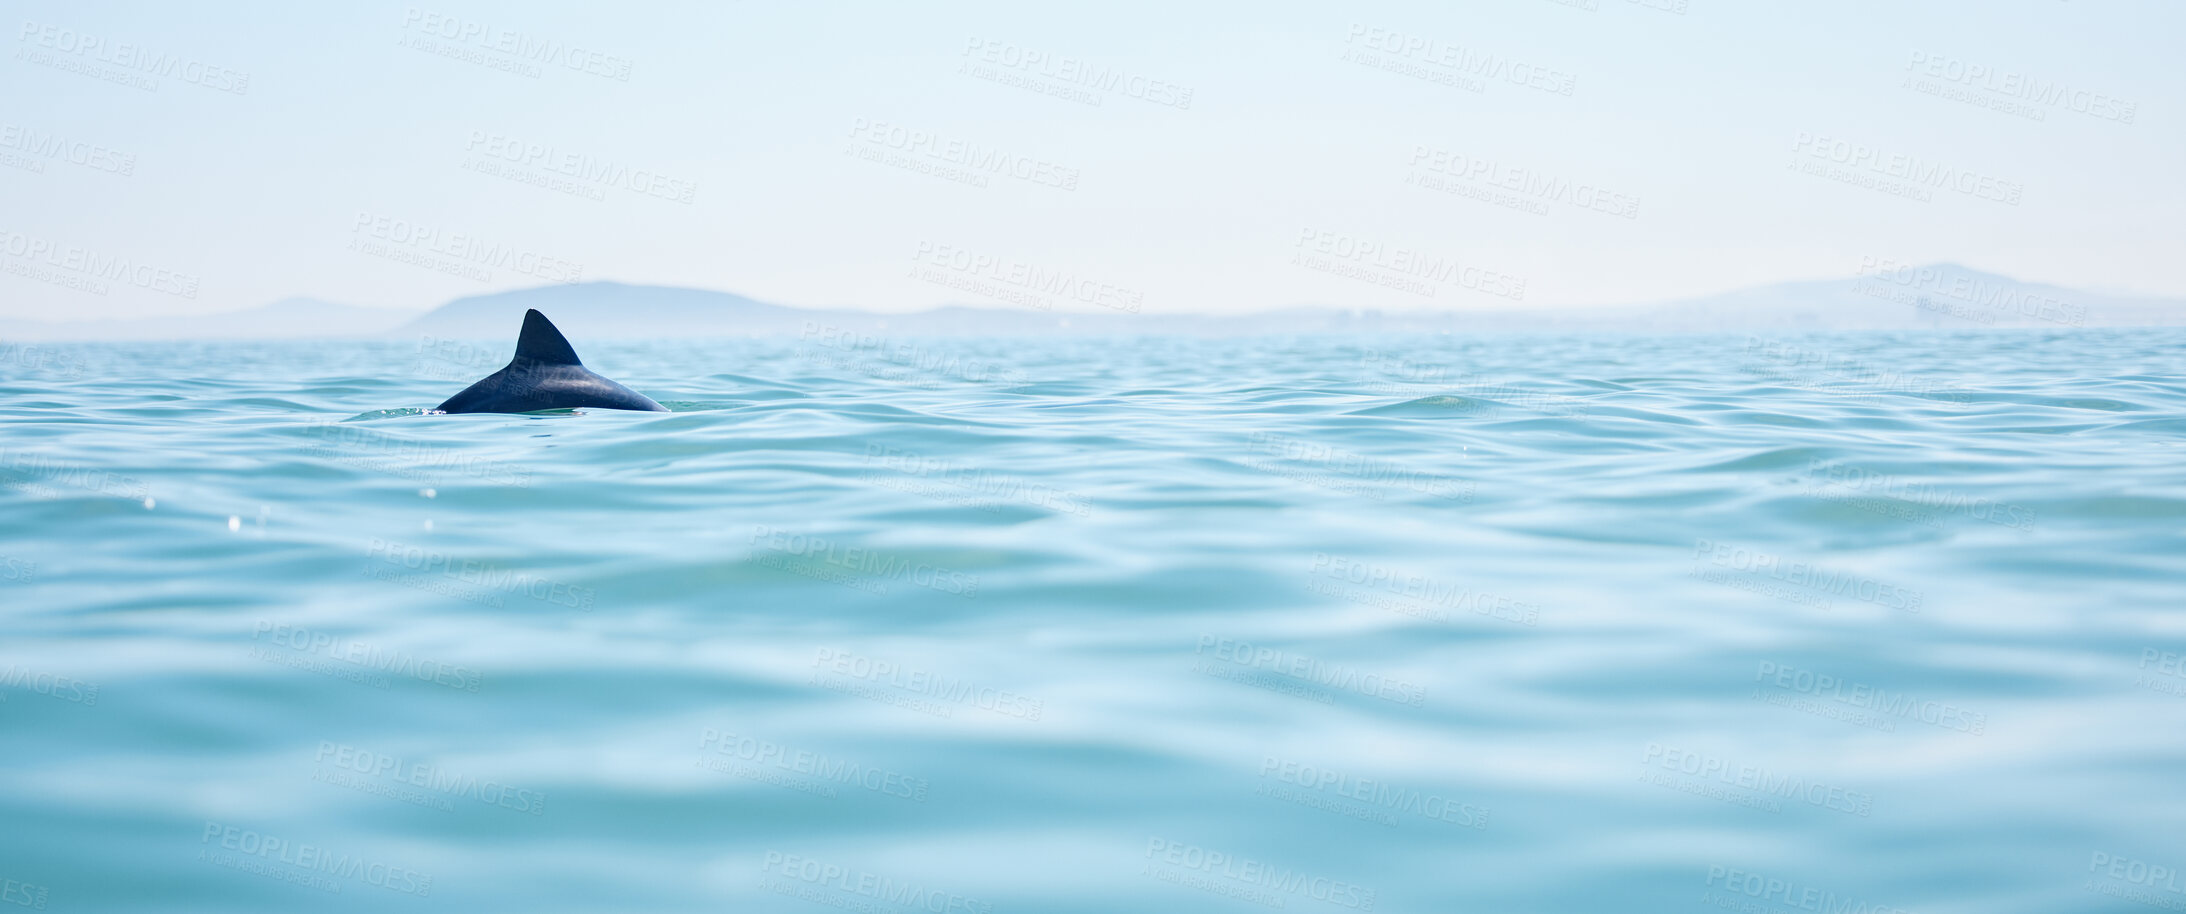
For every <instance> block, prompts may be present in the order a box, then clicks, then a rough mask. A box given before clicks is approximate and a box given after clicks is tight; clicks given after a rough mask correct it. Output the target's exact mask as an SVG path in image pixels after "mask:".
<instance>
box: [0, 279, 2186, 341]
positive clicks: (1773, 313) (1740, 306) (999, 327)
mask: <svg viewBox="0 0 2186 914" xmlns="http://www.w3.org/2000/svg"><path fill="white" fill-rule="evenodd" d="M527 308H537V309H539V310H540V311H542V312H545V313H546V314H547V315H548V316H549V317H552V318H553V319H554V322H555V323H556V324H557V325H559V326H560V327H561V328H562V329H563V330H564V331H565V332H567V333H569V334H570V335H572V336H577V337H582V338H585V339H617V338H620V339H631V338H667V337H681V338H694V337H719V336H782V335H810V334H814V333H821V334H841V333H860V334H878V333H886V334H889V335H948V334H1053V333H1063V334H1083V335H1091V334H1104V333H1149V334H1192V335H1247V334H1258V333H1375V332H1382V333H1417V332H1450V333H1477V332H1487V331H1518V330H1613V331H1635V332H1650V331H1669V332H1682V331H1727V332H1765V331H1798V330H1913V329H1942V330H1951V329H1979V328H1984V327H2034V328H2062V327H2074V326H2084V327H2103V326H2159V325H2172V324H2186V300H2180V299H2159V298H2136V297H2128V296H2116V295H2104V294H2100V293H2091V292H2082V291H2077V290H2073V289H2066V288H2062V287H2058V286H2051V285H2044V284H2041V283H2026V282H2020V281H2018V280H2015V279H2012V278H2010V277H2006V276H2000V275H1997V274H1994V273H1985V272H1982V271H1979V270H1974V269H1970V268H1967V267H1963V266H1959V265H1956V264H1932V265H1928V266H1922V267H1897V266H1895V265H1889V264H1885V265H1882V267H1881V268H1878V269H1874V270H1869V271H1867V272H1866V275H1863V276H1858V277H1854V278H1851V279H1828V280H1810V281H1800V282H1784V283H1776V284H1773V285H1767V286H1758V287H1754V288H1750V289H1741V290H1737V291H1733V292H1724V293H1721V294H1717V295H1708V296H1702V297H1698V298H1689V299H1679V300H1675V301H1667V302H1657V303H1653V304H1644V305H1623V306H1617V307H1592V308H1511V309H1505V310H1498V311H1437V312H1415V311H1389V312H1384V311H1380V310H1375V309H1365V310H1361V309H1355V308H1338V307H1326V306H1309V307H1292V308H1284V309H1278V310H1270V311H1258V312H1252V313H1248V314H1229V315H1194V314H1144V315H1141V314H1125V313H1121V312H1099V313H1090V314H1088V313H1069V314H1063V313H1055V312H1048V311H1037V310H1030V309H1026V308H1008V307H978V306H962V305H958V306H949V307H942V308H934V309H931V310H927V311H919V312H915V313H910V314H880V313H875V312H870V311H855V310H849V309H840V308H832V309H831V308H797V307H790V306H786V305H778V304H772V303H768V302H762V301H757V300H754V299H751V298H747V297H745V296H742V295H736V294H733V293H729V292H717V291H711V290H706V289H684V288H675V287H670V286H646V285H633V284H628V283H619V282H588V283H575V284H565V285H551V286H541V287H539V288H534V289H517V290H513V291H508V292H497V293H494V294H491V295H474V296H469V297H466V298H459V299H456V300H455V301H452V302H449V303H447V304H445V305H442V306H440V307H438V308H435V309H433V310H431V311H429V312H426V313H424V314H414V312H401V311H390V310H382V309H375V308H359V307H356V306H353V305H340V304H332V303H329V302H324V301H318V300H316V299H308V298H291V299H286V300H284V301H280V302H275V303H274V304H271V305H266V306H264V307H260V308H252V309H249V310H246V311H235V312H229V313H226V314H215V315H207V316H198V317H188V318H152V319H146V320H137V321H100V322H73V323H50V324H41V323H34V322H28V321H20V322H12V323H11V322H0V339H24V340H57V339H275V338H307V337H356V336H381V337H386V336H399V337H416V336H432V337H438V338H442V339H495V340H497V339H502V338H510V339H513V338H514V336H515V333H516V328H517V327H518V326H519V325H520V324H521V323H522V319H523V314H524V310H525V309H527ZM405 318H414V319H410V320H408V321H407V322H405V320H404V319H405Z"/></svg>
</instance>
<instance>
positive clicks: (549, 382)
mask: <svg viewBox="0 0 2186 914" xmlns="http://www.w3.org/2000/svg"><path fill="white" fill-rule="evenodd" d="M578 407H599V408H603V409H641V410H651V411H654V412H667V411H668V408H667V407H665V406H662V405H660V404H658V403H655V402H653V401H652V398H650V397H647V396H646V395H644V394H641V393H638V392H637V391H634V390H631V389H630V388H627V387H624V386H622V385H620V384H617V383H615V382H613V381H610V380H608V379H606V378H603V377H600V376H599V375H596V374H593V373H592V370H591V369H589V368H586V367H584V363H583V362H579V361H577V350H575V349H571V348H569V340H567V339H564V338H563V337H562V331H560V330H556V329H554V324H553V323H552V322H551V321H548V320H547V319H546V315H544V314H540V313H539V312H538V310H537V309H533V310H529V311H525V312H524V329H523V330H522V331H521V332H519V333H517V335H516V357H515V358H513V359H510V360H509V364H508V367H507V368H503V369H501V370H500V371H496V372H494V373H492V374H490V375H487V376H486V377H485V378H483V379H481V380H480V381H479V382H478V383H476V384H473V385H471V386H469V387H466V388H463V392H462V393H459V394H456V395H455V396H452V397H449V398H448V402H446V403H442V404H440V406H439V410H440V411H441V412H444V413H528V412H533V411H536V410H542V409H576V408H578Z"/></svg>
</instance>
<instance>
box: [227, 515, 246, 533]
mask: <svg viewBox="0 0 2186 914" xmlns="http://www.w3.org/2000/svg"><path fill="white" fill-rule="evenodd" d="M241 529H243V519H242V518H240V517H237V516H235V515H233V514H230V515H228V532H229V533H234V532H235V531H237V530H241Z"/></svg>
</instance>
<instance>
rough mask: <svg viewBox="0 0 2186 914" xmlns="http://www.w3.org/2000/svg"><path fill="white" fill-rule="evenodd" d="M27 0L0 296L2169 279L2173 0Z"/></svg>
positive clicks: (76, 303) (844, 295) (1246, 304)
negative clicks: (1939, 265)
mask: <svg viewBox="0 0 2186 914" xmlns="http://www.w3.org/2000/svg"><path fill="white" fill-rule="evenodd" d="M0 9H4V11H5V14H6V15H5V16H4V17H0V21H4V26H0V27H4V29H5V32H4V35H5V38H6V41H7V46H6V48H5V51H6V60H5V61H0V74H4V80H5V83H4V84H5V87H6V91H5V92H0V319H34V320H84V319H114V318H120V319H126V318H130V317H139V316H151V315H187V314H197V313H209V312H218V311H229V310H235V309H239V308H247V307H254V306H258V305H263V304H267V303H270V302H273V301H275V300H278V299H283V298H287V297H291V296H308V297H313V298H319V299H324V300H329V301H335V302H343V303H351V304H358V305H367V306H374V307H387V308H403V309H417V310H422V309H425V308H429V307H433V306H435V305H438V304H440V303H442V302H445V301H448V300H450V299H453V298H457V297H461V296H465V295H476V294H481V293H486V292H495V291H502V290H507V289H517V288H526V287H531V286H537V285H541V284H545V283H549V282H567V281H589V280H616V281H622V282H633V283H651V284H664V285H681V286H692V287H700V288H710V289H721V290H727V291H733V292H739V293H742V294H746V295H750V296H752V297H755V298H759V299H762V300H767V301H774V302H780V303H784V304H793V305H806V306H813V307H841V306H848V307H858V308H866V309H872V310H879V311H903V310H916V309H921V308H927V307H932V306H935V305H939V304H946V303H967V304H982V305H1004V306H1006V305H1007V304H1008V303H1009V302H1010V300H1011V292H1012V290H1023V289H1025V288H1027V287H1028V284H1040V283H1046V282H1053V283H1056V285H1054V286H1052V287H1053V288H1060V289H1065V290H1067V294H1068V297H1070V298H1074V299H1075V300H1076V302H1077V305H1076V306H1075V307H1076V308H1077V309H1078V310H1086V309H1095V308H1102V307H1106V308H1115V309H1118V310H1123V311H1137V312H1139V313H1181V312H1241V311H1251V310H1257V309H1264V308H1276V307H1286V306H1292V305H1301V304H1319V305H1340V306H1349V307H1364V308H1382V309H1389V310H1400V309H1429V310H1446V309H1458V310H1465V309H1507V308H1555V307H1559V306H1587V305H1605V304H1618V303H1634V302H1651V301H1662V300H1670V299H1676V298H1682V297H1689V296H1696V295H1704V294H1711V293H1716V292H1721V291H1725V290H1730V289H1737V288H1741V287H1746V286H1752V285H1759V284H1766V283H1771V282H1778V281H1785V280H1802V279H1819V278H1833V277H1843V276H1852V275H1857V274H1860V273H1862V272H1866V271H1870V270H1875V269H1887V268H1889V266H1890V265H1893V264H1924V263H1932V262H1953V263H1960V264H1964V265H1966V266H1969V267H1973V268H1976V269H1981V270H1988V271H1993V272H1997V273H2002V274H2005V275H2009V276H2013V277H2015V278H2019V279H2024V280H2029V281H2038V282H2047V283H2055V284H2058V285H2062V286H2067V287H2075V288H2081V289H2087V290H2091V291H2101V292H2111V293H2126V294H2145V295H2164V296H2186V274H2182V272H2181V268H2180V266H2179V264H2180V263H2181V259H2180V258H2179V257H2178V256H2177V252H2178V251H2179V250H2181V249H2182V248H2186V245H2182V243H2181V242H2182V241H2186V237H2182V235H2186V220H2182V219H2180V218H2179V215H2178V214H2179V213H2181V212H2186V179H2182V177H2181V163H2182V162H2186V156H2182V155H2181V153H2182V152H2186V132H2182V122H2181V119H2180V103H2181V102H2182V101H2186V66H2180V65H2179V63H2178V61H2177V50H2178V48H2179V47H2180V44H2181V40H2182V38H2186V29H2182V26H2186V6H2181V5H2180V4H2176V3H2164V2H2155V0H2150V2H2124V0H2119V2H2107V0H2000V2H1949V0H1936V2H1918V3H1903V2H1862V0H1850V2H1844V0H1832V2H1828V3H1818V2H1796V0H1783V2H1776V0H1739V2H1732V0H1501V2H1492V3H1491V2H1455V3H1452V2H1443V3H1432V2H1429V3H1403V2H1389V3H1377V2H1367V3H1343V4H1337V3H1284V2H1275V3H1226V2H1204V3H1170V2H1137V0H1109V2H1101V3H1092V4H1078V5H1069V6H1064V5H1058V4H1022V3H948V4H940V5H927V4H893V3H855V4H854V3H827V2H811V3H786V4H773V3H751V2H740V3H738V2H722V3H693V4H647V3H617V4H580V3H562V2H526V3H514V2H511V3H487V2H469V0H465V2H453V3H439V2H430V3H428V2H417V3H400V2H398V3H369V2H352V3H341V4H297V3H220V4H168V3H111V4H99V5H96V6H90V5H85V4H76V3H66V2H46V0H31V2H15V0H10V2H7V3H6V4H4V6H0ZM1392 277H1395V279H1392ZM1410 280H1417V281H1410Z"/></svg>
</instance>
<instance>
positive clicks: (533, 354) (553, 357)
mask: <svg viewBox="0 0 2186 914" xmlns="http://www.w3.org/2000/svg"><path fill="white" fill-rule="evenodd" d="M519 363H521V364H528V365H582V364H584V363H583V362H579V361H577V350H575V349H571V348H569V341H568V340H566V339H563V338H562V331H560V330H556V329H554V322H552V321H549V320H547V319H546V315H544V314H540V313H539V311H538V309H536V308H534V309H532V310H529V311H525V312H524V329H523V332H521V333H518V334H517V335H516V358H515V359H514V360H513V361H511V362H510V364H512V365H514V364H519Z"/></svg>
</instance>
